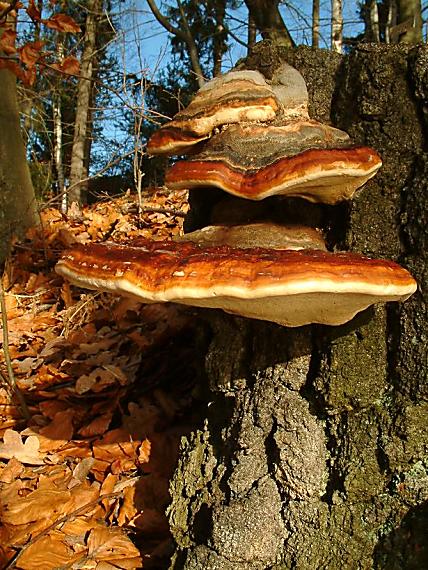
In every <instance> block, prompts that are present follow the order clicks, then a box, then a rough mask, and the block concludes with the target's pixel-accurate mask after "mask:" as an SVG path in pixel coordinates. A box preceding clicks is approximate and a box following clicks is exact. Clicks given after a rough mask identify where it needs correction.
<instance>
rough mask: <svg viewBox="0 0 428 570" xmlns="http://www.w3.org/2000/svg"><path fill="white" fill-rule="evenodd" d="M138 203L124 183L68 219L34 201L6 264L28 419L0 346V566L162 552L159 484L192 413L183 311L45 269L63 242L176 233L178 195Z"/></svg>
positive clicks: (123, 563) (147, 564) (115, 562)
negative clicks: (74, 283) (37, 216)
mask: <svg viewBox="0 0 428 570" xmlns="http://www.w3.org/2000/svg"><path fill="white" fill-rule="evenodd" d="M144 206H145V207H144V209H143V213H139V209H138V204H137V201H136V199H135V197H134V196H132V195H131V194H130V193H129V192H128V193H127V194H126V195H123V196H121V197H118V198H115V199H109V200H106V201H103V202H98V203H96V204H95V205H92V206H88V207H85V208H83V209H82V210H81V211H80V212H78V215H77V216H76V215H73V216H72V217H71V216H70V217H67V216H65V215H64V214H62V213H61V212H59V211H58V210H56V209H53V208H48V209H45V210H44V211H43V212H42V213H41V217H42V228H41V229H40V230H37V231H36V230H33V231H31V233H30V234H29V235H28V239H27V240H25V241H24V242H22V243H17V244H15V247H14V250H13V253H12V255H11V257H10V259H9V260H8V262H7V265H6V270H5V273H4V276H3V286H4V290H5V292H6V293H5V302H6V309H7V322H8V333H9V345H8V347H7V350H8V351H9V355H10V357H11V360H12V367H13V372H14V376H15V379H16V384H17V387H18V388H19V390H20V391H21V393H22V394H23V395H24V397H25V400H26V402H27V405H28V407H29V409H30V412H31V419H30V420H29V421H28V422H25V420H23V418H22V415H21V413H20V410H19V402H18V400H17V399H16V398H15V397H14V395H13V394H12V393H11V389H10V387H9V384H8V382H7V378H8V375H7V368H6V365H5V360H4V351H1V355H0V373H1V377H0V381H1V384H0V567H1V568H12V567H14V568H20V569H23V570H27V569H28V570H38V569H44V570H46V569H51V568H52V569H53V568H76V569H77V568H85V569H92V568H94V569H99V570H101V569H104V568H105V569H133V568H143V567H144V568H163V567H165V564H166V563H167V560H168V557H169V556H170V554H171V548H172V546H171V544H172V543H171V537H170V534H169V528H168V523H167V520H166V517H165V515H164V512H165V508H166V507H167V505H168V502H169V495H168V481H169V478H170V477H171V475H172V472H173V469H174V466H175V463H176V460H177V458H178V453H179V451H178V449H179V441H180V438H181V436H182V435H183V434H185V433H188V432H189V431H190V429H191V427H192V422H194V421H195V417H196V415H195V411H194V410H195V406H194V396H193V384H192V374H193V372H192V366H191V365H189V362H191V360H192V356H191V354H190V353H189V343H188V342H187V340H186V339H188V338H189V334H190V333H189V331H191V330H192V327H194V326H195V325H194V319H193V318H192V313H191V311H189V309H186V308H181V307H178V306H174V305H142V304H139V303H137V302H135V301H134V300H130V299H125V298H116V297H114V296H111V295H108V294H104V293H88V292H87V291H83V290H79V289H77V288H74V287H71V286H70V285H69V284H68V283H65V282H64V281H63V280H62V279H61V278H60V277H59V276H58V275H56V273H55V272H54V270H53V268H54V265H55V263H56V261H57V259H58V257H59V256H60V255H61V252H62V251H63V249H65V248H67V247H69V246H70V245H71V244H74V243H85V242H89V241H106V240H114V241H118V242H123V243H126V242H128V241H129V240H132V239H133V238H134V237H141V236H145V237H151V238H153V239H167V238H172V237H173V236H174V235H177V234H179V233H181V232H182V223H183V212H185V211H186V210H187V208H188V206H187V195H186V193H184V192H174V193H166V192H164V191H163V190H157V191H150V192H148V193H147V195H146V196H145V202H144ZM175 212H177V213H178V215H174V213H175ZM0 341H1V342H2V341H3V334H2V331H0Z"/></svg>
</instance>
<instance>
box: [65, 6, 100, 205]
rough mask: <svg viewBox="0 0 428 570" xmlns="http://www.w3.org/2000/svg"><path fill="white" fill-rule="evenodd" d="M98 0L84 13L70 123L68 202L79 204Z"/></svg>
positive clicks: (83, 181) (84, 185)
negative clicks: (85, 15)
mask: <svg viewBox="0 0 428 570" xmlns="http://www.w3.org/2000/svg"><path fill="white" fill-rule="evenodd" d="M101 6H102V0H91V1H90V2H88V15H87V17H86V22H85V26H86V30H85V40H84V41H85V47H84V50H83V54H82V62H81V69H80V75H81V77H80V79H79V85H78V88H77V103H76V119H75V123H74V139H73V148H72V151H71V165H70V189H69V191H68V202H69V204H72V202H77V203H78V204H81V203H82V201H83V200H84V198H86V190H87V187H88V183H87V178H88V169H87V156H86V150H87V148H88V147H87V138H88V136H90V134H91V133H88V123H89V122H90V109H89V106H90V102H91V99H92V97H91V93H92V89H93V79H94V65H95V59H96V38H97V21H98V19H99V13H100V11H101Z"/></svg>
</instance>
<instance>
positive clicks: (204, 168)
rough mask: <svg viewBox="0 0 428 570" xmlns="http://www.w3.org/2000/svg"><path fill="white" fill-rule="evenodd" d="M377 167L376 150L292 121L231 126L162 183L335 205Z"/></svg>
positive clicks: (314, 123) (315, 125)
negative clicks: (279, 123)
mask: <svg viewBox="0 0 428 570" xmlns="http://www.w3.org/2000/svg"><path fill="white" fill-rule="evenodd" d="M381 164H382V161H381V159H380V157H379V155H378V154H377V153H376V152H375V151H374V150H372V149H371V148H368V147H364V146H363V147H354V146H352V144H351V141H350V139H349V137H348V135H347V134H346V133H344V132H343V131H340V130H339V129H335V128H333V127H329V126H327V125H323V124H321V123H318V122H317V121H312V120H310V119H305V120H303V119H295V120H292V121H289V122H287V123H285V124H282V125H277V124H271V125H259V124H245V125H231V126H229V127H228V128H226V129H224V130H223V131H222V132H220V133H218V134H216V135H215V136H213V137H212V138H211V139H210V140H209V141H207V142H206V143H205V144H204V147H203V149H202V151H201V152H200V153H198V154H196V155H193V156H192V157H191V158H189V159H188V160H182V161H179V162H177V163H175V164H174V165H173V166H172V167H171V168H170V169H169V170H168V172H167V174H166V179H165V182H166V184H167V185H168V187H170V188H174V189H185V188H189V189H190V188H198V187H207V186H214V187H217V188H221V189H222V190H225V191H226V192H228V193H230V194H234V195H235V196H240V197H242V198H247V199H251V200H262V199H264V198H267V197H268V196H273V195H278V194H280V195H286V196H290V197H291V196H292V197H300V198H305V199H307V200H309V201H311V202H323V203H326V204H335V203H337V202H339V201H341V200H347V199H350V198H352V196H353V195H354V193H355V191H356V190H357V189H358V188H359V187H360V186H362V185H363V184H364V183H365V182H366V181H367V180H368V179H369V178H371V177H372V176H374V175H375V174H376V172H377V171H378V170H379V168H380V166H381Z"/></svg>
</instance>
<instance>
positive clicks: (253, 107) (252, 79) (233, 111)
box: [147, 71, 280, 155]
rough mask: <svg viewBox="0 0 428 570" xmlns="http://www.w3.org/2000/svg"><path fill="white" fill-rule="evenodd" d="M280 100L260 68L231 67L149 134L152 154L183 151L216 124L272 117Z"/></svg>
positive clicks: (205, 136)
mask: <svg viewBox="0 0 428 570" xmlns="http://www.w3.org/2000/svg"><path fill="white" fill-rule="evenodd" d="M279 108H280V104H279V102H278V100H277V98H276V95H275V93H274V92H273V90H272V88H271V87H270V86H269V85H268V84H267V82H266V80H265V78H264V77H263V75H262V74H261V73H259V72H258V71H231V72H229V73H227V74H225V75H221V76H220V77H216V78H214V79H212V80H211V81H208V83H206V84H205V85H204V86H203V87H201V89H199V91H198V92H197V93H196V95H195V97H194V99H193V100H192V101H191V103H190V104H189V105H188V106H187V107H186V108H185V109H183V111H180V112H179V113H177V114H176V115H175V117H174V119H173V120H172V121H169V122H168V123H166V124H165V125H164V126H162V127H161V128H160V129H159V130H157V131H156V132H155V133H153V135H152V136H151V137H150V140H149V142H148V144H147V151H148V153H149V154H167V155H173V154H183V153H186V152H189V151H190V150H191V147H192V146H193V145H195V144H198V143H200V142H201V141H203V140H205V139H208V138H209V137H210V136H211V134H212V131H213V130H214V129H215V128H216V127H220V126H222V125H226V124H233V123H241V122H246V121H270V120H272V119H273V118H274V117H275V115H276V113H277V111H278V110H279Z"/></svg>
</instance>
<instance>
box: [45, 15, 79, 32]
mask: <svg viewBox="0 0 428 570" xmlns="http://www.w3.org/2000/svg"><path fill="white" fill-rule="evenodd" d="M43 23H44V24H46V26H47V27H48V28H51V29H52V30H57V31H58V32H70V33H72V34H77V33H78V32H80V31H81V30H80V26H79V25H78V24H77V22H76V21H75V20H73V18H72V17H71V16H67V14H55V15H54V16H51V17H50V18H49V19H48V20H43Z"/></svg>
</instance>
